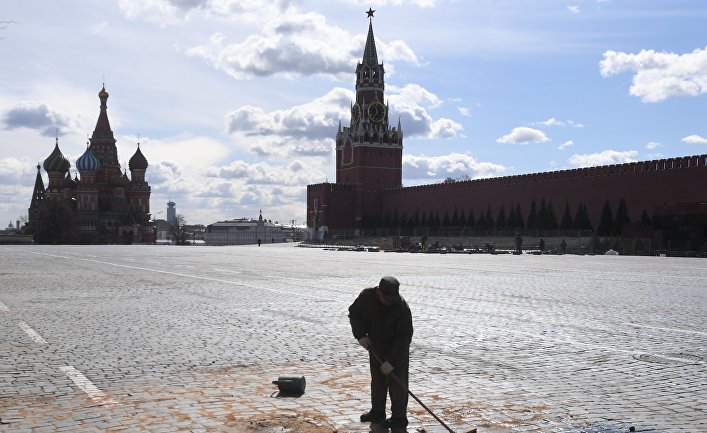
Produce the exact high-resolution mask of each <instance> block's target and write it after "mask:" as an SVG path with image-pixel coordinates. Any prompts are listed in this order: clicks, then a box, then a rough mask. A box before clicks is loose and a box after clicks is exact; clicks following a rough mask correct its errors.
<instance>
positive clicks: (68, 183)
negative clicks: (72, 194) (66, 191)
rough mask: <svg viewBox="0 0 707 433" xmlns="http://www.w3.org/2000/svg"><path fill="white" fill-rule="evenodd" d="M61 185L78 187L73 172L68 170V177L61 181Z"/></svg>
mask: <svg viewBox="0 0 707 433" xmlns="http://www.w3.org/2000/svg"><path fill="white" fill-rule="evenodd" d="M61 186H62V187H64V188H76V182H74V180H73V179H72V178H71V172H68V171H67V172H66V177H65V178H64V180H63V181H62V182H61Z"/></svg>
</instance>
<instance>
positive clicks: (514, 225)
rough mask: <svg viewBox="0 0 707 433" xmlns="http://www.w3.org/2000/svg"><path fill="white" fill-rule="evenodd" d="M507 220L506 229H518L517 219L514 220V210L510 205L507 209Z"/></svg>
mask: <svg viewBox="0 0 707 433" xmlns="http://www.w3.org/2000/svg"><path fill="white" fill-rule="evenodd" d="M508 209H509V210H508V218H507V219H506V228H509V229H516V228H518V219H517V218H516V209H515V206H513V203H511V207H510V208H508Z"/></svg>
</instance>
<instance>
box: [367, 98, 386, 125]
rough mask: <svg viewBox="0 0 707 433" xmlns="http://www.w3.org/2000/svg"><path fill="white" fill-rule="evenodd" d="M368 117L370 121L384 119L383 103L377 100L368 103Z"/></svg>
mask: <svg viewBox="0 0 707 433" xmlns="http://www.w3.org/2000/svg"><path fill="white" fill-rule="evenodd" d="M368 118H369V119H371V121H372V122H382V121H383V119H385V105H383V104H381V103H380V102H377V101H376V102H374V103H372V104H371V105H369V106H368Z"/></svg>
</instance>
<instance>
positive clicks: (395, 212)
mask: <svg viewBox="0 0 707 433" xmlns="http://www.w3.org/2000/svg"><path fill="white" fill-rule="evenodd" d="M390 225H391V226H392V227H393V228H398V227H400V218H399V217H398V208H397V207H396V208H395V210H393V220H392V221H391V222H390Z"/></svg>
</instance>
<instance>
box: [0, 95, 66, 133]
mask: <svg viewBox="0 0 707 433" xmlns="http://www.w3.org/2000/svg"><path fill="white" fill-rule="evenodd" d="M0 120H1V121H2V124H3V127H4V129H7V130H11V129H18V128H28V129H32V130H35V131H37V132H39V133H40V134H41V135H43V136H45V137H54V136H55V135H60V136H61V135H64V134H65V133H67V132H70V131H76V130H77V128H78V126H77V125H78V123H79V122H78V120H77V119H73V118H71V117H70V116H69V115H67V114H65V113H62V112H59V111H57V110H55V109H53V108H52V107H50V106H49V104H47V103H46V102H42V101H24V102H19V103H17V104H15V106H13V107H10V108H8V109H7V110H5V112H4V113H2V116H1V117H0Z"/></svg>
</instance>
